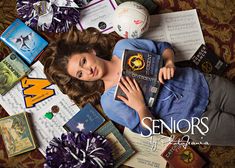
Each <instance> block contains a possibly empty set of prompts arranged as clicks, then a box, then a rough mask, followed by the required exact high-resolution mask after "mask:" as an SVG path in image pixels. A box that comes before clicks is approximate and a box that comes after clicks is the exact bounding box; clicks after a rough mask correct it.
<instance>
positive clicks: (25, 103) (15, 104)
mask: <svg viewBox="0 0 235 168" xmlns="http://www.w3.org/2000/svg"><path fill="white" fill-rule="evenodd" d="M31 68H32V71H31V73H30V74H29V75H28V77H27V81H24V83H22V81H21V82H19V83H18V84H17V85H16V86H15V87H14V88H13V89H12V90H10V91H9V92H8V93H6V94H5V95H4V96H0V104H1V105H2V107H3V108H4V109H5V110H6V111H7V112H8V114H9V115H13V114H17V113H20V112H23V111H26V112H29V113H31V116H32V126H33V128H32V131H33V132H34V133H35V136H36V140H37V141H38V146H39V150H40V151H41V152H42V154H43V155H45V151H46V147H47V146H48V143H49V141H50V140H51V139H52V138H53V137H54V136H56V137H60V135H61V134H62V133H63V132H66V131H65V130H64V128H63V125H64V124H65V123H66V122H67V121H68V120H69V119H70V118H72V116H73V115H75V114H76V113H77V112H79V110H80V109H79V108H78V106H76V105H75V104H74V103H73V102H72V101H71V100H70V99H69V98H68V97H67V96H66V95H64V94H63V93H62V92H61V91H60V90H59V88H58V87H57V86H56V85H51V84H48V83H46V81H47V80H46V76H45V74H44V73H43V65H42V64H41V63H40V62H39V61H38V62H36V63H35V64H34V65H32V67H31ZM47 82H48V81H47ZM28 83H29V86H28V87H26V86H24V85H27V84H28ZM50 91H51V92H50ZM50 93H52V94H51V95H50ZM26 97H28V98H29V99H26ZM32 103H33V105H32ZM53 106H57V108H58V109H59V112H58V113H53V115H54V116H53V118H52V119H48V118H46V117H45V114H46V113H48V112H51V111H52V110H51V108H52V107H53Z"/></svg>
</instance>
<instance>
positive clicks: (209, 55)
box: [191, 44, 228, 75]
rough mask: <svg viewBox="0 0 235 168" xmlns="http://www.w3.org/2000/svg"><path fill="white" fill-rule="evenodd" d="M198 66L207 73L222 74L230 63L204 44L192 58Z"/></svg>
mask: <svg viewBox="0 0 235 168" xmlns="http://www.w3.org/2000/svg"><path fill="white" fill-rule="evenodd" d="M191 61H192V62H193V63H194V64H195V65H196V67H197V68H198V69H199V70H201V71H202V72H205V73H213V74H217V75H222V73H223V72H224V71H225V69H226V68H227V67H228V64H226V63H225V62H223V61H221V60H220V59H219V58H218V57H217V55H215V54H214V52H212V51H211V50H210V49H209V48H208V47H207V46H206V45H204V44H202V45H201V46H200V47H199V49H198V50H197V51H196V53H195V54H194V55H193V57H192V58H191Z"/></svg>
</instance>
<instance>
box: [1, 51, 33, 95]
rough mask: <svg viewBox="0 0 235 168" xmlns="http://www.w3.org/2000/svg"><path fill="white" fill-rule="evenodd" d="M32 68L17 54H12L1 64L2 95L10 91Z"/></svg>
mask: <svg viewBox="0 0 235 168" xmlns="http://www.w3.org/2000/svg"><path fill="white" fill-rule="evenodd" d="M29 71H30V68H29V67H28V66H27V65H26V64H25V63H24V62H23V61H22V60H21V59H20V58H19V57H18V56H17V55H16V54H15V53H11V54H9V55H8V56H7V57H6V58H4V59H3V60H2V61H1V62H0V72H1V73H0V94H1V95H4V94H5V93H6V92H7V91H9V90H10V89H11V88H12V87H13V86H14V85H15V84H16V83H17V82H18V81H19V80H20V79H21V78H22V77H23V76H25V75H26V73H27V72H29Z"/></svg>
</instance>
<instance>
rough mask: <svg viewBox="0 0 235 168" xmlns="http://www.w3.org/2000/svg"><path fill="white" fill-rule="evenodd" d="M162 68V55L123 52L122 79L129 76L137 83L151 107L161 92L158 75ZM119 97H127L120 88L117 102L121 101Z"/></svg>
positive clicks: (117, 93) (116, 93)
mask: <svg viewBox="0 0 235 168" xmlns="http://www.w3.org/2000/svg"><path fill="white" fill-rule="evenodd" d="M162 66H163V60H162V57H161V56H160V55H156V54H154V53H148V52H140V51H134V50H125V51H124V52H123V56H122V77H126V76H129V77H130V78H133V79H135V80H136V81H137V83H138V84H139V86H140V88H141V90H142V93H143V95H144V98H145V102H146V103H147V105H148V106H149V107H152V106H153V104H154V102H155V100H156V97H157V94H158V91H159V87H160V82H159V81H158V73H159V69H160V68H161V67H162ZM119 82H120V81H119ZM118 95H121V96H124V97H126V95H125V93H124V92H123V91H122V89H121V88H120V87H119V86H118V87H117V88H116V91H115V94H114V97H115V100H119V99H118V97H117V96H118Z"/></svg>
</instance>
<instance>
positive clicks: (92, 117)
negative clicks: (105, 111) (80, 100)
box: [63, 104, 105, 133]
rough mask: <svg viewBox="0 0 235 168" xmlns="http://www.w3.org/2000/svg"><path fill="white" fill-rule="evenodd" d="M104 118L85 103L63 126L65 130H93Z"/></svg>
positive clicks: (86, 131)
mask: <svg viewBox="0 0 235 168" xmlns="http://www.w3.org/2000/svg"><path fill="white" fill-rule="evenodd" d="M104 121H105V119H104V118H103V117H102V116H101V115H100V114H99V112H98V111H97V110H96V109H95V108H94V107H93V106H92V105H91V104H87V105H85V107H83V108H82V109H81V110H80V111H79V112H78V113H77V114H75V115H74V116H73V117H72V118H71V119H70V120H69V121H68V122H67V123H66V124H65V125H64V126H63V127H64V129H66V130H67V131H71V132H78V131H82V132H85V133H88V132H93V131H95V130H96V129H97V128H98V127H99V126H101V124H102V123H103V122H104Z"/></svg>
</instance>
